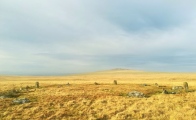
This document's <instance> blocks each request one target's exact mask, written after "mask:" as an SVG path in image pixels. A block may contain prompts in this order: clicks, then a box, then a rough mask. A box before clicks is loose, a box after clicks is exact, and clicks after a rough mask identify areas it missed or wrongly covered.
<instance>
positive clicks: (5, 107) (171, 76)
mask: <svg viewBox="0 0 196 120" xmlns="http://www.w3.org/2000/svg"><path fill="white" fill-rule="evenodd" d="M114 80H117V82H118V84H117V85H114V84H113V81H114ZM35 82H39V84H40V88H37V89H35V88H34V86H35ZM95 82H96V83H98V85H95V84H94V83H95ZM183 82H188V85H189V90H188V92H185V91H184V90H180V91H177V92H176V91H175V92H176V94H162V93H161V92H162V89H163V88H164V89H166V90H167V91H168V92H169V93H172V92H173V91H172V90H171V88H172V86H183ZM67 83H69V85H68V84H67ZM155 83H157V84H158V85H159V87H157V86H156V85H155ZM144 84H145V85H144ZM26 86H29V87H30V89H29V91H25V90H23V91H22V90H21V91H20V90H19V89H20V88H25V87H26ZM10 90H16V91H18V93H17V96H12V97H10V98H0V120H110V119H111V120H195V119H196V73H159V72H143V71H132V70H121V69H119V70H110V71H100V72H95V73H88V74H78V75H70V76H39V77H38V76H0V96H1V95H4V94H5V93H6V92H8V91H10ZM130 91H139V92H142V93H144V94H145V97H143V98H136V97H128V96H127V93H128V92H130ZM16 98H18V99H20V98H27V99H29V100H30V102H28V103H24V104H14V103H13V102H12V101H13V100H14V99H16Z"/></svg>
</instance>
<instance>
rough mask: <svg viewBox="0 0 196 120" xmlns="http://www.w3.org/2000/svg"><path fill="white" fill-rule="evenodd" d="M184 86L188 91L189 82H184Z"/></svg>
mask: <svg viewBox="0 0 196 120" xmlns="http://www.w3.org/2000/svg"><path fill="white" fill-rule="evenodd" d="M183 87H184V89H185V92H188V89H189V86H188V83H187V82H184V83H183Z"/></svg>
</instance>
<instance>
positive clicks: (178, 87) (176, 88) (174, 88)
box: [172, 86, 183, 90]
mask: <svg viewBox="0 0 196 120" xmlns="http://www.w3.org/2000/svg"><path fill="white" fill-rule="evenodd" d="M182 89H183V87H182V86H173V87H172V90H182Z"/></svg>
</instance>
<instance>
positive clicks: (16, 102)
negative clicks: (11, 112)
mask: <svg viewBox="0 0 196 120" xmlns="http://www.w3.org/2000/svg"><path fill="white" fill-rule="evenodd" d="M29 102H30V100H29V99H27V98H20V99H15V100H13V103H14V104H24V103H29Z"/></svg>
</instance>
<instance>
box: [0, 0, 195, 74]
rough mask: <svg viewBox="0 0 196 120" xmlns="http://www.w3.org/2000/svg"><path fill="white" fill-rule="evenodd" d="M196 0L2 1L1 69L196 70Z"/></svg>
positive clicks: (56, 71)
mask: <svg viewBox="0 0 196 120" xmlns="http://www.w3.org/2000/svg"><path fill="white" fill-rule="evenodd" d="M195 5H196V1H195V0H186V1H185V0H173V1H170V0H145V1H144V0H1V1H0V74H12V75H63V74H67V73H81V72H90V71H99V70H107V69H112V68H128V69H136V70H148V71H174V72H196V6H195Z"/></svg>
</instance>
